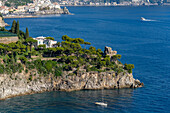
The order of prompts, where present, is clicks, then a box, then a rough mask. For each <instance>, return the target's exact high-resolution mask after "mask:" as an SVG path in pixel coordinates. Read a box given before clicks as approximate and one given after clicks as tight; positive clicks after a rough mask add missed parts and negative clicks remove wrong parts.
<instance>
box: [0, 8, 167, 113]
mask: <svg viewBox="0 0 170 113" xmlns="http://www.w3.org/2000/svg"><path fill="white" fill-rule="evenodd" d="M69 9H70V11H71V12H72V13H74V14H75V15H61V16H48V17H41V18H28V19H16V20H19V22H20V29H22V30H24V31H25V28H26V27H28V28H29V32H30V35H31V36H32V37H36V36H41V35H42V36H52V37H55V39H56V40H57V41H61V36H62V35H69V36H70V37H74V38H79V37H80V38H83V39H85V40H86V41H89V42H91V43H92V45H93V46H95V47H96V48H101V49H102V50H104V46H106V45H107V46H110V47H112V48H113V49H114V50H117V51H118V53H119V54H121V55H122V59H121V62H123V63H132V64H135V69H134V71H133V74H134V77H135V78H138V79H139V80H141V81H142V82H144V84H145V87H143V88H138V89H121V90H104V91H103V93H102V91H100V90H97V91H94V90H92V91H88V90H86V91H74V92H47V93H43V94H34V95H28V96H22V97H15V98H12V99H9V100H5V101H0V112H58V113H61V112H65V113H67V112H69V113H71V112H74V113H76V112H93V113H95V112H96V113H99V112H101V113H107V112H114V113H116V112H127V113H132V112H133V113H143V112H149V113H151V112H161V113H163V112H167V113H168V112H169V110H170V107H169V106H170V99H169V98H170V90H169V88H170V60H169V58H170V7H69ZM140 17H144V18H147V19H150V20H155V21H145V22H143V21H141V20H140ZM5 21H6V22H7V23H9V24H11V23H12V21H13V19H5ZM7 28H8V29H9V27H7ZM102 97H103V100H104V101H105V102H107V103H108V107H107V108H104V107H101V106H96V105H94V102H96V101H101V100H102Z"/></svg>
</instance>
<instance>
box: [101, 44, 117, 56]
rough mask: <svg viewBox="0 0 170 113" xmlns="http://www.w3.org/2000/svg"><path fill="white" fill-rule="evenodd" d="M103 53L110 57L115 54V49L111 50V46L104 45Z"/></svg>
mask: <svg viewBox="0 0 170 113" xmlns="http://www.w3.org/2000/svg"><path fill="white" fill-rule="evenodd" d="M104 54H105V55H109V56H110V57H112V56H113V55H116V54H117V51H113V50H112V48H111V47H107V46H105V50H104Z"/></svg>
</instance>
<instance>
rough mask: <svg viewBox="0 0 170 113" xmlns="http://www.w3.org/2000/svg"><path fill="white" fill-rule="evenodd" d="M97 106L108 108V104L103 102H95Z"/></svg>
mask: <svg viewBox="0 0 170 113" xmlns="http://www.w3.org/2000/svg"><path fill="white" fill-rule="evenodd" d="M95 104H96V105H100V106H105V107H107V104H106V103H103V102H95Z"/></svg>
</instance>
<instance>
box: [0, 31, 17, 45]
mask: <svg viewBox="0 0 170 113" xmlns="http://www.w3.org/2000/svg"><path fill="white" fill-rule="evenodd" d="M17 41H18V36H17V35H16V34H13V33H11V32H7V31H0V43H4V44H9V43H11V42H17Z"/></svg>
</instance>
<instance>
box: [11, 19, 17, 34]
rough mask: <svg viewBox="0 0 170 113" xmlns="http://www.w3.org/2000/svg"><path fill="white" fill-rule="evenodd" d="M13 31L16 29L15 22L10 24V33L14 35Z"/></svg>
mask: <svg viewBox="0 0 170 113" xmlns="http://www.w3.org/2000/svg"><path fill="white" fill-rule="evenodd" d="M15 29H16V21H15V20H14V21H13V23H12V27H11V32H12V33H15Z"/></svg>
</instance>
